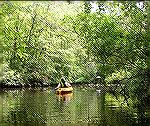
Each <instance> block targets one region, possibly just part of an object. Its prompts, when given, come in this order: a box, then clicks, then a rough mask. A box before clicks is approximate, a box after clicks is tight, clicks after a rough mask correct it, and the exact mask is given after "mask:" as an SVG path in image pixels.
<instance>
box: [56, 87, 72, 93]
mask: <svg viewBox="0 0 150 126" xmlns="http://www.w3.org/2000/svg"><path fill="white" fill-rule="evenodd" d="M72 91H73V88H72V87H66V88H58V89H56V93H57V94H65V93H70V92H72Z"/></svg>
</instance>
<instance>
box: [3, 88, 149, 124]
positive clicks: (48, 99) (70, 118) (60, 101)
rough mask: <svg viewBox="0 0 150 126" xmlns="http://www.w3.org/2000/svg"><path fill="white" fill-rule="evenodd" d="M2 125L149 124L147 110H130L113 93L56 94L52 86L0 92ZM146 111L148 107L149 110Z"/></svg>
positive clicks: (87, 91)
mask: <svg viewBox="0 0 150 126" xmlns="http://www.w3.org/2000/svg"><path fill="white" fill-rule="evenodd" d="M0 103H1V104H0V113H1V114H0V126H9V125H15V126H35V125H36V126H37V125H38V126H57V125H59V126H97V125H99V126H107V125H108V126H130V125H132V126H137V125H139V126H140V125H141V126H142V125H143V126H148V124H149V122H148V119H149V116H148V115H146V114H145V110H144V109H142V108H140V107H141V106H139V108H138V107H137V108H135V109H134V110H135V111H134V110H133V111H131V109H130V108H127V107H126V106H125V107H124V106H119V103H117V102H116V100H115V99H114V98H113V96H112V95H111V94H108V93H101V94H97V93H96V91H95V90H93V89H80V88H74V91H73V93H70V94H65V95H56V94H55V92H54V91H52V90H51V89H48V88H47V89H25V90H12V91H1V92H0ZM146 111H147V112H148V111H149V110H146Z"/></svg>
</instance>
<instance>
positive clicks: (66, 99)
mask: <svg viewBox="0 0 150 126" xmlns="http://www.w3.org/2000/svg"><path fill="white" fill-rule="evenodd" d="M56 96H57V98H58V100H59V101H63V102H69V101H70V100H71V99H72V97H73V93H72V92H71V93H65V94H56Z"/></svg>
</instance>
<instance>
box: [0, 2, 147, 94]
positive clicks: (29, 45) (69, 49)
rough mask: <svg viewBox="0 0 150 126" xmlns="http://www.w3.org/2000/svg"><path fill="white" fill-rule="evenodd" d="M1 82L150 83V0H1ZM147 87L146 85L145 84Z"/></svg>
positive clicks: (133, 88)
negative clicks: (90, 0) (92, 0)
mask: <svg viewBox="0 0 150 126" xmlns="http://www.w3.org/2000/svg"><path fill="white" fill-rule="evenodd" d="M0 6H1V9H0V14H1V15H0V16H1V19H2V20H1V26H0V29H1V30H2V32H1V34H0V38H1V45H2V51H1V54H2V55H1V59H2V60H1V61H3V62H1V64H0V69H1V78H0V79H1V83H2V84H4V83H5V84H8V85H27V84H29V83H30V84H31V85H35V84H36V85H39V84H42V85H43V84H55V83H57V82H58V81H59V79H60V77H61V75H64V76H65V77H66V78H67V80H68V81H69V82H72V83H77V82H83V83H94V80H95V78H96V77H97V76H100V78H101V83H102V84H105V85H108V84H109V83H113V82H116V81H121V82H122V85H125V87H128V89H130V90H131V92H132V91H137V89H138V87H141V84H142V85H143V84H144V87H148V85H149V77H148V76H149V72H150V48H149V41H150V29H149V27H150V14H149V12H150V2H149V1H143V2H137V1H131V2H129V1H126V2H124V1H120V2H118V1H105V2H104V1H103V2H96V1H95V2H89V1H74V2H73V1H70V2H65V1H64V2H59V1H49V2H47V1H38V2H32V1H24V2H22V1H20V2H19V1H6V2H0ZM146 91H148V89H147V90H146Z"/></svg>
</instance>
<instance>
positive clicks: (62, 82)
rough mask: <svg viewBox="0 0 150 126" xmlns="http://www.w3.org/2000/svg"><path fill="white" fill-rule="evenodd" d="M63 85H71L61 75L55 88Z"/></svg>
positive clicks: (63, 86)
mask: <svg viewBox="0 0 150 126" xmlns="http://www.w3.org/2000/svg"><path fill="white" fill-rule="evenodd" d="M65 87H71V85H70V84H69V83H68V82H66V80H65V78H64V77H62V78H61V79H60V83H59V84H58V86H57V87H56V88H55V89H58V88H65Z"/></svg>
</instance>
